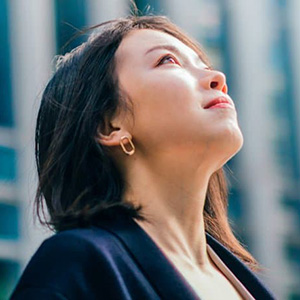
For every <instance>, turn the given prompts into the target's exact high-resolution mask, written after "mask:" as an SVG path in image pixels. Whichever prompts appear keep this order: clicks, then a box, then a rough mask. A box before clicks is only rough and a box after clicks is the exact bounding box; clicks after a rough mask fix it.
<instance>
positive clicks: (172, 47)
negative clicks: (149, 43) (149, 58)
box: [145, 44, 181, 55]
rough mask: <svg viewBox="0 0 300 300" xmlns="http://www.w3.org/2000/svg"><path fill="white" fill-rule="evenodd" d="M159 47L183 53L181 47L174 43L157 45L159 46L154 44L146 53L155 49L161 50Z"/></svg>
mask: <svg viewBox="0 0 300 300" xmlns="http://www.w3.org/2000/svg"><path fill="white" fill-rule="evenodd" d="M159 49H166V50H169V51H172V52H174V53H176V54H178V55H181V53H180V51H179V49H178V48H177V47H175V46H173V45H169V44H166V45H157V46H154V47H152V48H150V49H148V50H147V51H146V53H145V55H147V54H148V53H150V52H152V51H155V50H159Z"/></svg>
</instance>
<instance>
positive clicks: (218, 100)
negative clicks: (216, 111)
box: [204, 96, 233, 109]
mask: <svg viewBox="0 0 300 300" xmlns="http://www.w3.org/2000/svg"><path fill="white" fill-rule="evenodd" d="M221 103H225V104H228V105H230V106H233V104H232V103H231V102H230V101H229V100H228V99H227V98H226V97H223V96H221V97H218V98H215V99H213V100H211V101H209V102H208V103H207V104H206V105H205V106H204V109H208V108H211V107H212V106H215V105H217V104H221ZM219 107H221V106H219ZM222 107H223V106H222Z"/></svg>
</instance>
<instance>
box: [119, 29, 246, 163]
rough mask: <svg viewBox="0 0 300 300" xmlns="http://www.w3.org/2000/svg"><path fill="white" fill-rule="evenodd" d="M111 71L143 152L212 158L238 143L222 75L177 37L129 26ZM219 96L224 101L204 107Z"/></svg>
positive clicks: (238, 134) (239, 136)
mask: <svg viewBox="0 0 300 300" xmlns="http://www.w3.org/2000/svg"><path fill="white" fill-rule="evenodd" d="M116 72H117V76H118V80H119V86H120V89H121V90H123V91H124V92H125V95H127V96H128V97H129V98H130V99H131V101H132V103H133V112H134V122H129V123H128V124H127V129H128V132H129V133H130V134H131V135H132V138H133V142H134V144H135V145H136V148H137V149H138V150H140V151H141V153H142V154H145V155H156V154H160V153H167V154H169V153H170V154H174V155H186V154H188V153H189V154H191V156H190V157H192V155H193V154H195V157H199V155H202V157H203V155H205V156H204V157H205V159H208V157H212V159H216V158H217V157H216V156H217V155H218V157H220V153H223V154H224V155H225V153H226V155H225V156H226V158H227V159H228V158H229V157H231V156H232V155H234V154H235V153H236V152H237V151H238V150H239V149H240V148H241V146H242V142H243V138H242V134H241V132H240V129H239V126H238V123H237V116H236V111H235V108H234V104H233V101H232V100H231V98H230V97H229V96H228V95H227V86H226V81H225V76H224V74H222V73H220V72H218V71H215V70H210V69H209V68H208V66H207V65H206V64H205V63H203V61H202V60H201V59H200V57H199V56H198V55H197V53H196V52H195V51H194V50H192V49H191V48H190V47H188V46H187V45H185V44H184V43H182V42H181V41H180V40H178V39H176V38H175V37H173V36H171V35H169V34H166V33H164V32H161V31H157V30H151V29H137V30H133V31H131V32H130V33H129V34H128V35H126V36H125V38H124V39H123V41H122V42H121V44H120V46H119V48H118V50H117V52H116ZM219 97H224V98H225V99H226V100H227V101H228V102H229V104H227V105H223V106H224V107H217V106H215V107H213V108H205V107H206V106H207V105H208V103H209V102H211V100H214V99H217V98H219ZM223 100H224V99H223ZM225 156H224V157H223V160H224V159H225ZM177 157H178V156H177ZM225 160H226V159H225ZM223 163H224V161H223Z"/></svg>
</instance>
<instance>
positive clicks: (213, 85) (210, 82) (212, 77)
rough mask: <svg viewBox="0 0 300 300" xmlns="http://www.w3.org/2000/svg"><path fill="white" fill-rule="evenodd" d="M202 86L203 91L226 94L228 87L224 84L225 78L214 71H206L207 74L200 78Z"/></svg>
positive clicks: (220, 73)
mask: <svg viewBox="0 0 300 300" xmlns="http://www.w3.org/2000/svg"><path fill="white" fill-rule="evenodd" d="M201 81H202V84H203V87H204V88H205V89H214V90H219V91H222V92H223V93H224V94H227V92H228V87H227V84H226V76H225V75H224V74H223V73H222V72H220V71H216V70H207V74H206V75H205V76H204V77H203V78H202V80H201Z"/></svg>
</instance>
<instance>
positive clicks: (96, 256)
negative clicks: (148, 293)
mask: <svg viewBox="0 0 300 300" xmlns="http://www.w3.org/2000/svg"><path fill="white" fill-rule="evenodd" d="M126 259H127V260H128V254H127V252H126V250H125V249H124V248H123V246H122V244H121V242H120V241H119V240H118V239H117V237H115V236H114V235H113V234H111V233H109V232H108V231H106V230H104V229H101V228H98V227H91V228H87V229H72V230H66V231H63V232H60V233H57V234H55V235H53V236H52V237H50V238H48V239H47V240H45V241H44V242H43V243H42V245H41V246H40V247H39V249H38V250H37V251H36V253H35V254H34V255H33V257H32V259H31V260H30V262H29V264H28V265H27V267H26V269H25V271H24V273H23V274H22V277H21V279H20V281H19V283H18V285H17V288H16V291H15V294H18V293H19V292H20V291H25V290H26V291H28V290H49V291H51V292H56V293H61V294H62V295H72V294H73V293H75V292H76V291H77V292H78V293H80V292H81V291H83V290H89V291H92V290H93V289H94V288H97V289H99V288H101V285H102V283H103V282H104V281H102V282H98V280H99V278H100V277H101V275H102V274H103V273H105V275H106V278H107V280H110V281H111V282H112V281H113V280H114V278H115V277H116V274H115V273H116V270H115V269H116V267H115V266H116V265H118V264H120V265H121V264H122V261H124V260H125V261H126ZM123 264H124V263H123ZM13 299H14V298H13ZM16 299H18V298H16ZM71 299H77V298H74V297H73V298H72V297H71Z"/></svg>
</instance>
